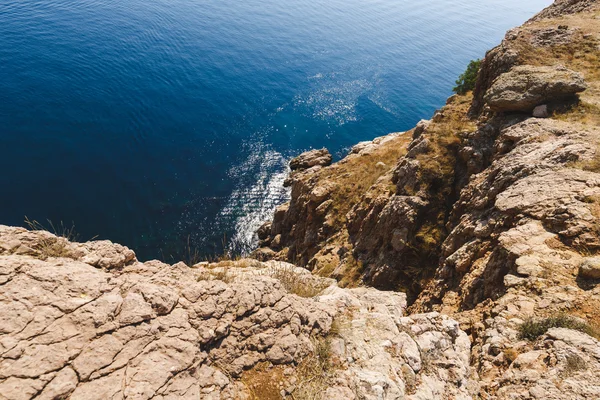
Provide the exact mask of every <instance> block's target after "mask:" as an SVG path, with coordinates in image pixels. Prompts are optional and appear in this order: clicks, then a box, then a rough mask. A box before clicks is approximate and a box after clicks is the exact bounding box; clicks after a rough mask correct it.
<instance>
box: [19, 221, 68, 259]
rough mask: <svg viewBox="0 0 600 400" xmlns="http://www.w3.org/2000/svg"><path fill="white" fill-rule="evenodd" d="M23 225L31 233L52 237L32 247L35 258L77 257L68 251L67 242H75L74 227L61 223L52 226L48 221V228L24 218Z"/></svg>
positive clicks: (41, 240)
mask: <svg viewBox="0 0 600 400" xmlns="http://www.w3.org/2000/svg"><path fill="white" fill-rule="evenodd" d="M25 225H27V227H28V228H29V229H30V230H32V231H45V232H50V233H52V234H53V235H54V236H50V235H49V236H48V237H46V238H43V239H40V240H39V241H38V242H37V243H36V244H35V246H34V248H33V250H34V251H35V256H36V257H37V258H39V259H41V260H46V259H48V258H52V257H55V258H73V259H76V258H77V256H76V255H74V254H72V253H71V251H69V248H68V244H69V242H75V241H77V234H76V233H75V225H74V224H71V225H70V226H67V225H65V224H64V223H63V222H62V221H61V222H60V224H57V225H55V224H53V223H52V221H50V220H48V226H47V227H46V226H45V225H44V224H42V223H40V222H38V221H36V220H30V219H29V218H27V217H25Z"/></svg>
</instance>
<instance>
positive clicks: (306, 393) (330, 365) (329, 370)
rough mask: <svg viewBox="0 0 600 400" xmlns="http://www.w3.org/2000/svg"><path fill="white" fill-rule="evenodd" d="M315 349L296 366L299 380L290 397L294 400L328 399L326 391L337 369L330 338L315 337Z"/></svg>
mask: <svg viewBox="0 0 600 400" xmlns="http://www.w3.org/2000/svg"><path fill="white" fill-rule="evenodd" d="M313 346H314V349H315V351H314V352H313V353H312V354H310V355H309V356H307V357H305V358H304V359H303V360H302V361H301V362H300V363H299V364H298V367H297V368H296V377H297V379H298V382H297V384H296V387H295V390H293V391H292V393H291V395H290V397H291V398H292V399H293V400H326V399H325V397H324V396H325V391H326V390H327V388H328V387H329V385H330V380H331V376H332V374H333V372H334V371H335V369H336V365H335V362H334V361H333V359H332V356H331V347H330V343H329V339H328V338H313Z"/></svg>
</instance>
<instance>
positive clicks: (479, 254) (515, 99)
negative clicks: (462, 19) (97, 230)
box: [0, 0, 600, 400]
mask: <svg viewBox="0 0 600 400" xmlns="http://www.w3.org/2000/svg"><path fill="white" fill-rule="evenodd" d="M331 161H332V160H331V156H330V155H329V153H328V152H327V150H324V149H323V150H314V151H311V152H309V153H305V154H303V155H301V156H299V157H298V158H296V159H294V160H293V161H292V162H291V164H290V167H291V169H292V173H291V175H290V177H289V178H288V180H287V182H286V184H287V185H290V186H291V189H292V196H291V201H290V202H289V203H287V204H284V205H282V206H281V207H279V209H278V210H277V211H276V213H275V215H274V217H273V220H272V221H271V222H269V223H267V224H265V225H264V226H263V227H262V228H261V230H260V231H259V233H258V234H259V238H260V240H261V247H260V248H259V249H258V250H257V251H256V252H255V253H254V259H242V260H236V261H231V260H227V261H222V262H219V263H200V264H196V265H189V266H188V265H185V264H184V263H179V264H175V265H167V264H164V263H161V262H158V261H151V262H145V263H142V262H139V261H138V260H137V259H136V257H135V254H134V253H133V252H132V251H131V250H129V249H127V248H125V247H123V246H120V245H117V244H113V243H110V242H107V241H95V242H87V243H74V242H71V241H69V240H67V239H65V238H63V237H58V236H55V235H53V234H50V233H48V232H45V231H28V230H25V229H22V228H11V227H4V226H0V288H1V290H0V399H21V398H23V399H32V398H40V399H63V398H69V399H107V398H115V399H117V398H131V399H150V398H164V399H166V398H194V399H198V398H200V399H281V398H289V399H340V400H341V399H404V398H406V399H423V400H424V399H470V398H473V399H478V398H479V399H534V398H536V399H538V398H539V399H598V398H600V383H599V382H600V342H599V341H598V339H599V338H600V327H599V325H600V256H599V253H600V4H599V2H598V1H593V0H558V1H556V2H555V3H554V4H553V5H552V6H550V7H549V8H547V9H546V10H544V11H542V12H541V13H539V14H538V15H536V16H535V17H534V18H532V19H531V20H530V21H528V22H526V23H525V24H524V25H523V26H521V27H519V28H515V29H513V30H511V31H509V32H508V33H507V34H506V37H505V39H504V41H503V42H502V44H501V45H500V46H498V47H496V48H494V49H492V50H491V51H489V52H488V53H487V54H486V57H485V59H484V60H483V62H482V66H481V69H480V72H479V76H478V79H477V83H476V86H475V89H474V91H473V92H472V93H468V94H466V95H464V96H458V95H457V96H453V97H451V98H450V99H448V102H447V104H446V105H445V106H444V107H443V108H442V109H440V110H439V111H437V112H436V113H435V115H434V116H433V117H432V119H431V120H427V121H421V122H420V123H419V124H418V125H417V126H416V127H415V128H414V129H411V130H410V131H408V132H399V133H392V134H390V135H388V136H384V137H380V138H376V139H374V140H373V141H371V142H363V143H359V144H357V145H356V146H354V147H353V148H352V150H351V151H350V154H349V155H348V156H347V157H345V158H344V159H342V160H341V161H339V162H337V163H334V164H331Z"/></svg>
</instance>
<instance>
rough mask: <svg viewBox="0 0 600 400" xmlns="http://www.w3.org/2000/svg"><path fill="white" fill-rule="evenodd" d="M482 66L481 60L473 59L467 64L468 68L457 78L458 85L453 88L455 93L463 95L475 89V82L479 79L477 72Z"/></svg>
mask: <svg viewBox="0 0 600 400" xmlns="http://www.w3.org/2000/svg"><path fill="white" fill-rule="evenodd" d="M480 67H481V60H480V59H477V60H471V62H469V65H468V66H467V70H466V71H465V72H463V73H462V74H461V75H460V76H459V77H458V79H457V80H456V82H455V83H456V86H455V87H454V88H453V89H452V91H453V92H454V93H457V94H460V95H463V94H466V93H467V92H469V91H471V90H473V89H475V82H476V81H477V74H478V73H479V68H480Z"/></svg>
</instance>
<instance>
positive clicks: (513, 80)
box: [485, 65, 587, 112]
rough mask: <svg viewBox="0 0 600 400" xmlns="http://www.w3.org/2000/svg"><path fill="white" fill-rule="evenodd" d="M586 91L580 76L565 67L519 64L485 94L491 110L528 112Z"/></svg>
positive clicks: (496, 81)
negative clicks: (544, 104)
mask: <svg viewBox="0 0 600 400" xmlns="http://www.w3.org/2000/svg"><path fill="white" fill-rule="evenodd" d="M586 88H587V85H586V84H585V82H584V80H583V76H581V74H579V73H577V72H574V71H571V70H569V69H567V68H564V67H536V66H531V65H520V66H516V67H514V68H512V69H511V70H510V71H509V72H506V73H504V74H502V75H500V76H499V77H498V78H497V79H496V80H495V81H494V83H493V84H492V86H491V87H490V88H489V90H488V91H487V93H486V94H485V102H486V103H487V105H488V106H489V107H490V109H492V110H493V111H500V112H507V111H531V110H533V109H534V108H535V107H536V106H538V105H540V104H542V103H547V102H549V101H557V100H562V99H565V98H568V97H570V96H573V95H575V94H576V93H579V92H583V91H584V90H585V89H586Z"/></svg>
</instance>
